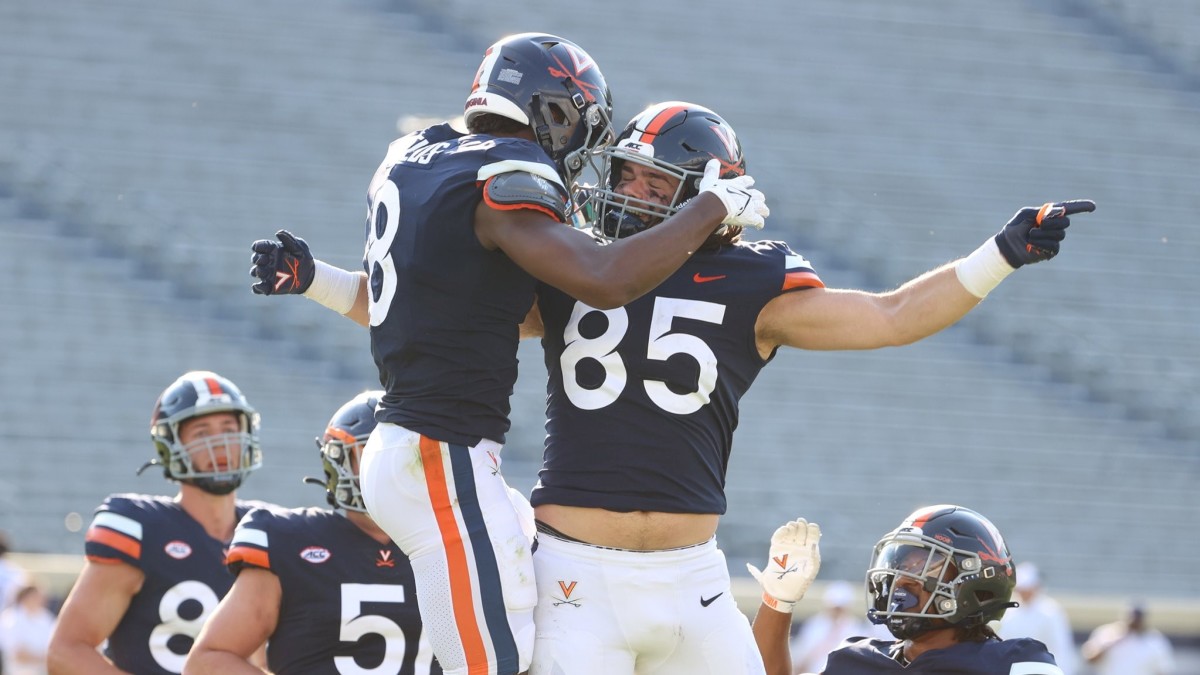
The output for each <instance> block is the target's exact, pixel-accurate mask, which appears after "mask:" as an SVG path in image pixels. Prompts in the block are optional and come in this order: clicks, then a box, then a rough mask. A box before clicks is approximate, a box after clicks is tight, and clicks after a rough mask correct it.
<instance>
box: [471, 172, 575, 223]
mask: <svg viewBox="0 0 1200 675" xmlns="http://www.w3.org/2000/svg"><path fill="white" fill-rule="evenodd" d="M483 199H484V201H485V202H487V205H488V206H490V207H492V208H494V209H500V210H510V209H535V210H537V211H541V212H543V213H545V214H547V215H549V216H550V217H551V218H554V219H555V220H557V221H559V222H562V223H565V222H567V193H566V191H565V190H563V188H562V185H561V184H559V183H552V182H550V181H548V180H546V179H545V178H543V177H541V176H538V175H534V174H532V173H529V172H527V171H508V172H506V173H501V174H497V175H495V176H492V177H490V178H488V179H487V182H486V183H484V186H483Z"/></svg>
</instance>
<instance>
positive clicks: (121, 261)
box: [0, 0, 1200, 596]
mask: <svg viewBox="0 0 1200 675" xmlns="http://www.w3.org/2000/svg"><path fill="white" fill-rule="evenodd" d="M1099 1H1100V0H1097V2H1099ZM1113 1H1115V0H1113ZM1080 6H1083V5H1082V4H1081V3H1070V2H1063V3H1052V4H1049V5H1046V6H1044V7H1043V6H1042V5H1040V4H1038V3H1008V4H999V5H989V6H987V7H986V8H984V7H980V6H978V5H970V6H968V5H964V4H962V3H955V2H951V1H950V0H938V1H935V2H920V3H918V2H889V1H887V0H865V1H863V2H855V3H844V2H837V1H836V0H816V1H814V2H806V3H794V2H787V1H786V0H771V1H770V2H765V3H755V4H754V6H753V7H733V6H729V5H704V4H700V5H697V4H696V3H687V2H684V1H683V0H662V1H660V2H655V3H634V2H630V1H628V0H620V1H618V2H614V3H607V4H605V5H596V6H590V5H587V6H580V5H579V4H578V3H524V4H515V5H514V4H506V5H497V4H495V3H493V4H487V3H478V2H472V1H469V0H439V1H438V2H432V1H431V0H412V1H410V2H390V3H382V2H380V3H375V2H369V1H368V0H347V1H344V2H328V3H320V4H315V5H312V6H307V5H306V6H303V7H301V6H297V5H295V3H283V2H282V1H281V0H268V1H267V2H259V3H252V4H246V3H238V2H234V1H233V0H217V1H214V2H208V3H204V4H203V5H198V6H195V7H191V6H189V7H184V6H178V5H163V6H160V5H154V4H149V5H148V4H145V3H135V2H131V1H130V0H118V1H116V2H109V3H104V4H102V5H98V4H96V3H89V2H84V1H82V0H67V1H65V2H57V3H28V2H27V3H8V4H0V102H2V104H0V189H2V190H5V191H7V193H8V194H9V196H8V197H7V198H0V263H2V264H3V268H4V269H3V271H0V288H3V289H4V290H5V291H6V292H5V293H4V294H3V295H4V298H5V299H4V300H3V304H4V309H5V310H6V312H5V315H6V316H8V317H10V319H8V320H5V321H4V322H3V325H2V326H0V341H2V344H3V346H4V350H3V353H4V354H5V356H4V357H3V358H2V360H0V375H2V376H3V383H4V384H5V387H6V390H8V391H10V392H11V391H13V390H14V389H18V390H21V391H22V392H23V393H22V394H21V395H19V396H14V395H11V394H10V395H9V396H6V405H5V406H4V410H3V412H0V431H3V432H4V433H5V438H6V440H7V439H17V440H19V442H17V443H16V444H15V446H14V447H21V448H25V449H27V450H28V454H29V455H30V456H31V457H32V459H31V460H30V461H22V462H19V463H18V467H17V468H16V473H15V475H10V476H6V477H5V478H4V479H3V480H4V483H3V485H4V487H6V488H8V489H7V490H4V491H0V492H5V493H6V494H5V496H4V497H0V514H2V517H0V527H3V528H6V529H10V530H13V531H14V532H13V533H14V539H15V540H16V541H17V543H18V544H19V545H22V546H28V547H34V548H40V549H42V550H52V551H59V550H63V551H77V550H78V534H71V533H69V532H67V531H66V530H65V529H64V528H63V526H62V520H63V514H64V513H66V512H69V511H76V512H80V513H83V514H84V516H85V520H86V515H87V511H88V510H90V509H91V508H92V507H93V506H94V505H95V503H96V502H98V501H99V499H100V498H101V497H103V495H104V494H107V493H108V492H112V491H118V490H144V491H161V490H162V489H164V488H165V487H166V486H164V485H163V484H162V483H159V482H158V480H160V479H158V478H156V477H152V476H148V475H144V476H142V477H141V478H140V479H134V478H133V477H132V475H131V473H132V470H133V469H134V468H136V466H137V465H138V463H139V462H140V461H142V460H143V459H144V458H148V457H149V452H150V444H149V442H148V439H147V438H146V433H145V432H146V422H147V419H146V418H147V416H148V414H149V410H150V406H151V404H152V402H153V399H154V397H155V396H156V395H157V393H158V392H159V391H160V390H161V389H162V388H163V387H164V386H165V385H166V384H167V383H168V382H170V380H171V379H173V378H174V377H175V376H177V375H178V374H179V373H180V372H182V371H183V370H185V369H187V368H191V367H204V368H211V369H214V370H217V371H218V372H222V373H223V374H225V375H227V376H229V377H231V378H232V379H233V380H234V381H235V382H238V383H239V385H241V387H242V388H243V390H244V391H245V392H246V393H247V395H248V396H249V397H250V400H251V401H252V402H253V403H254V404H255V405H256V406H258V407H259V408H260V410H262V411H263V417H264V430H263V436H264V444H265V447H266V449H267V452H268V455H267V462H268V467H267V468H265V469H264V470H263V471H262V472H260V474H259V475H256V476H254V477H252V478H251V479H250V481H249V482H248V483H247V489H246V490H245V491H244V493H245V494H246V496H249V497H262V498H267V499H274V500H277V501H281V502H286V503H291V504H299V503H320V493H319V490H318V489H317V488H311V487H310V488H304V487H302V486H300V485H299V476H301V475H305V474H306V473H308V474H311V473H314V472H315V470H316V465H315V455H314V454H313V453H312V445H311V437H312V436H313V435H315V434H316V433H317V432H318V431H319V429H320V428H321V426H322V425H323V424H324V422H325V420H326V419H327V417H328V415H329V413H330V412H332V410H333V409H334V408H335V407H336V406H337V405H338V404H339V403H340V402H342V401H343V400H344V399H345V398H348V397H349V395H351V394H352V393H354V392H355V391H357V390H360V389H362V388H365V387H368V386H373V385H374V379H373V378H374V373H373V369H372V366H371V363H370V359H369V356H368V355H367V353H366V337H365V333H363V332H362V330H361V329H360V328H358V327H357V326H354V325H352V324H350V322H348V321H344V320H341V319H338V318H337V317H333V316H331V315H330V314H329V313H328V312H327V311H326V310H323V309H321V308H320V307H317V306H316V305H315V304H314V303H311V302H309V301H307V300H303V299H299V298H281V299H264V298H259V297H255V296H253V295H251V294H250V293H249V291H248V284H249V277H248V276H246V269H247V267H248V264H249V255H248V245H249V243H250V241H252V240H253V239H256V238H260V237H268V236H270V235H271V233H273V232H274V230H276V229H278V228H280V227H287V228H289V229H292V230H294V231H295V232H297V233H298V234H300V235H302V236H305V237H306V238H307V239H308V240H309V241H310V243H312V245H313V248H314V250H315V251H317V253H318V255H319V256H321V257H322V258H324V259H326V260H329V261H331V262H333V263H336V264H340V265H342V266H346V267H354V266H356V265H357V264H358V258H359V255H360V251H361V230H362V217H363V205H364V196H365V188H366V183H367V181H368V180H369V177H370V174H371V172H372V171H373V170H374V167H375V164H376V163H377V162H378V160H379V159H380V158H381V157H382V155H383V152H384V149H385V147H386V144H387V142H388V141H389V140H391V138H393V137H394V136H395V135H396V133H397V131H396V125H397V120H398V118H400V117H401V116H404V115H417V116H426V115H428V116H434V117H439V116H448V115H452V114H455V113H456V112H457V111H459V110H460V108H461V105H462V99H463V97H464V95H465V93H466V87H467V85H468V83H469V77H470V75H471V73H472V72H473V69H474V68H475V66H476V65H477V63H478V59H479V56H480V54H481V53H482V50H483V47H484V46H486V45H487V44H488V43H489V42H491V41H492V40H493V39H495V38H496V37H498V36H499V35H501V34H503V33H506V32H516V31H521V30H529V29H535V30H549V31H555V32H560V33H562V34H564V35H567V36H569V37H572V38H574V39H576V40H577V41H578V42H579V43H580V44H581V45H583V46H584V47H585V48H587V49H588V50H589V52H590V53H591V54H592V55H593V56H594V57H596V59H597V61H598V62H599V63H600V64H601V65H602V67H603V68H604V72H605V73H606V75H607V76H608V78H609V82H610V84H611V85H612V86H613V89H614V93H615V96H616V99H617V113H616V117H617V119H618V121H619V123H620V122H623V121H624V120H625V119H628V118H629V117H630V116H631V115H632V114H633V113H634V112H636V111H637V110H638V109H639V108H641V107H642V106H643V105H645V104H648V103H650V102H653V101H657V100H662V99H664V98H679V99H687V100H695V101H697V102H700V103H704V104H706V105H709V106H711V107H713V108H715V109H716V110H718V111H719V112H721V113H722V114H723V115H724V116H725V117H726V118H727V119H728V120H729V121H730V122H731V123H732V124H733V125H734V126H735V128H737V129H738V130H739V132H740V134H741V136H742V141H743V144H744V145H745V147H746V151H747V153H748V157H749V166H750V170H751V172H752V173H753V174H754V175H755V177H756V178H757V179H758V182H759V185H760V186H761V187H762V188H763V189H764V191H765V192H766V193H767V195H768V198H769V200H770V204H771V209H772V213H773V215H772V218H771V219H770V221H769V223H768V229H767V230H765V231H764V232H763V233H761V236H763V237H769V238H782V239H787V240H789V241H790V242H791V243H792V244H793V246H794V247H795V248H797V249H798V250H800V251H802V252H803V253H805V254H806V255H807V256H808V257H809V258H810V259H811V260H812V261H813V263H814V265H815V266H816V268H817V270H818V271H819V272H820V273H821V274H822V276H823V278H824V279H825V281H826V283H828V284H829V285H831V286H843V287H845V286H855V287H865V288H870V289H883V288H887V287H891V286H895V285H896V284H898V283H900V282H902V281H904V280H905V279H907V278H909V277H911V276H913V275H915V274H917V273H919V272H921V271H923V270H925V269H928V268H930V267H933V266H935V265H937V264H940V263H941V262H944V261H946V260H950V259H953V258H954V257H957V256H959V255H962V254H964V253H967V252H969V251H970V250H971V249H972V248H974V247H975V246H977V245H978V244H979V243H980V242H982V241H983V240H984V238H985V237H987V236H990V235H991V234H992V233H994V232H995V231H996V230H997V229H999V228H1000V227H1001V226H1002V225H1003V223H1004V222H1005V221H1006V220H1007V219H1008V217H1009V216H1010V215H1011V214H1012V213H1013V212H1014V211H1015V210H1016V208H1017V207H1019V206H1022V205H1026V204H1039V203H1041V202H1043V201H1045V200H1048V199H1059V198H1073V197H1091V198H1094V199H1096V200H1097V202H1098V203H1099V205H1100V208H1099V210H1098V211H1097V213H1095V214H1091V215H1088V216H1082V217H1080V218H1078V219H1077V220H1076V221H1075V224H1074V225H1073V226H1072V228H1071V230H1070V232H1069V238H1068V240H1067V242H1066V244H1065V245H1064V249H1063V254H1062V256H1061V257H1060V258H1058V259H1056V260H1054V261H1052V262H1050V263H1047V264H1042V265H1038V266H1036V267H1034V268H1032V269H1028V270H1020V271H1018V272H1017V273H1016V274H1015V275H1014V276H1013V277H1012V278H1010V279H1009V280H1008V281H1006V282H1005V283H1004V284H1002V285H1001V286H1000V287H999V288H998V289H997V290H996V291H995V292H993V293H992V295H991V296H990V297H989V298H988V299H987V300H986V301H985V302H984V303H983V305H982V306H981V307H980V308H979V309H978V310H977V311H976V312H974V313H972V314H971V315H970V316H969V317H967V318H966V319H965V320H964V321H963V322H961V323H960V324H959V325H958V326H956V327H954V328H952V329H950V330H948V331H947V332H946V333H944V334H942V335H939V336H935V337H934V338H931V339H930V340H928V341H925V342H922V343H919V344H917V345H912V346H909V347H904V348H898V349H889V350H884V351H880V352H870V353H801V352H786V351H785V352H782V353H781V354H780V355H779V357H778V358H777V363H775V364H773V365H771V366H769V367H768V368H767V369H766V371H764V374H763V375H762V377H761V378H760V382H759V383H758V384H757V385H756V387H755V388H754V390H753V391H751V393H750V394H749V395H748V396H747V397H746V400H745V401H744V405H743V419H742V424H741V429H740V430H739V432H738V434H737V437H736V438H737V440H736V446H735V449H734V453H733V459H732V464H731V468H730V475H729V495H730V510H729V513H728V514H727V515H726V517H725V520H724V524H723V526H722V528H721V531H720V538H721V543H722V545H723V547H724V548H725V549H726V551H727V553H728V555H729V557H730V560H731V562H732V563H734V565H733V566H732V569H733V570H734V571H735V572H737V571H740V569H741V566H740V564H738V563H740V562H741V561H743V560H749V559H757V558H760V557H761V556H762V554H763V552H764V551H765V544H766V541H767V539H768V538H769V536H770V532H771V530H772V529H773V528H774V527H775V526H776V525H778V524H779V523H781V522H783V520H786V519H788V518H792V517H795V516H797V515H804V516H807V517H810V518H812V519H814V520H817V521H818V522H820V523H822V525H823V526H824V527H825V530H826V538H825V540H824V541H823V544H824V546H825V550H826V556H825V558H826V565H825V570H826V571H825V573H823V574H828V575H831V576H832V577H839V576H840V577H844V578H856V577H857V576H858V574H859V573H860V572H861V569H862V566H863V564H864V563H865V557H866V553H867V550H868V547H869V546H870V544H871V543H873V542H874V539H875V538H876V537H878V536H879V535H880V534H882V533H883V532H884V531H885V530H887V529H889V528H890V527H892V526H894V525H895V523H896V521H897V520H898V519H899V518H900V517H901V516H902V515H904V514H905V513H907V512H908V511H909V510H911V509H912V508H913V507H915V506H917V505H920V504H923V503H930V502H934V501H960V502H964V503H967V504H968V505H970V506H973V507H975V508H978V509H979V510H980V511H982V512H984V513H985V514H988V515H991V516H992V517H993V518H994V519H995V520H996V521H997V523H998V524H999V525H1000V527H1001V528H1002V529H1003V530H1005V531H1006V532H1007V533H1008V534H1009V537H1010V539H1011V543H1012V544H1013V548H1014V551H1015V552H1016V553H1017V555H1018V556H1021V557H1027V558H1030V559H1036V560H1037V561H1038V563H1039V565H1041V566H1042V568H1043V570H1045V571H1046V572H1047V574H1048V576H1050V577H1051V578H1054V579H1055V584H1056V587H1058V588H1063V589H1072V584H1082V582H1083V580H1084V579H1085V578H1086V580H1087V581H1089V582H1091V583H1095V582H1098V581H1107V582H1110V583H1112V584H1118V583H1120V584H1122V585H1123V586H1130V585H1133V586H1136V588H1134V590H1137V591H1140V592H1143V593H1156V594H1168V593H1172V594H1178V593H1180V592H1183V593H1187V594H1190V595H1192V596H1196V595H1200V584H1198V583H1197V582H1196V581H1195V580H1194V579H1192V578H1190V577H1189V576H1188V575H1186V574H1185V573H1184V572H1183V571H1182V570H1184V569H1186V567H1185V565H1183V562H1184V561H1185V560H1190V559H1193V558H1194V557H1195V556H1196V554H1197V553H1200V550H1198V549H1197V546H1196V544H1194V543H1193V542H1191V541H1189V540H1188V538H1187V537H1180V536H1178V534H1177V533H1178V532H1180V531H1181V530H1183V531H1186V528H1188V527H1190V526H1192V525H1191V524H1192V521H1194V518H1195V515H1196V514H1197V513H1200V500H1198V498H1197V497H1195V496H1194V491H1193V490H1192V489H1190V485H1191V483H1194V482H1195V479H1196V478H1197V474H1198V473H1200V467H1198V466H1197V458H1196V456H1197V454H1198V453H1197V452H1196V450H1197V449H1198V448H1200V349H1198V348H1197V345H1198V344H1200V340H1198V338H1200V291H1198V290H1197V284H1196V281H1197V275H1196V272H1195V263H1194V261H1195V260H1197V259H1200V235H1198V234H1196V229H1195V226H1194V223H1193V221H1194V214H1195V213H1197V212H1200V196H1198V193H1197V192H1196V190H1195V189H1194V185H1195V184H1196V183H1197V180H1198V179H1200V166H1198V165H1197V163H1196V161H1195V158H1196V157H1198V156H1200V134H1198V133H1197V129H1198V128H1200V124H1197V123H1198V122H1200V108H1198V107H1197V106H1196V105H1195V104H1194V98H1195V97H1194V94H1195V93H1196V92H1194V91H1190V90H1188V89H1187V87H1186V82H1181V81H1180V80H1179V79H1177V78H1175V77H1172V75H1171V74H1170V73H1165V72H1163V70H1162V69H1161V68H1159V67H1157V65H1156V63H1155V62H1154V60H1153V59H1152V58H1150V57H1149V56H1147V55H1146V54H1145V53H1143V52H1139V51H1138V49H1137V46H1136V45H1135V44H1131V43H1130V42H1129V41H1128V40H1127V39H1126V38H1125V37H1123V36H1122V35H1121V34H1119V33H1114V32H1112V31H1110V30H1106V29H1104V26H1102V25H1100V24H1097V23H1096V22H1095V20H1094V19H1093V18H1090V16H1089V14H1088V13H1087V12H1085V11H1082V10H1079V9H1078V8H1079V7H1080ZM1106 16H1110V15H1106ZM50 251H54V252H55V254H51V253H49V252H50ZM51 260H54V261H57V262H55V263H53V264H52V263H50V262H49V261H51ZM521 354H522V376H521V380H520V381H519V382H518V386H517V394H516V397H515V399H514V429H513V435H512V438H511V441H510V447H509V449H508V450H507V451H506V453H507V454H508V457H507V458H506V474H507V475H508V476H509V479H510V481H511V482H512V483H513V484H514V485H516V486H518V487H520V488H521V489H523V490H527V489H528V488H529V487H530V486H531V485H532V482H533V478H534V472H535V470H536V466H537V464H538V459H539V446H540V437H541V433H542V427H541V421H542V405H543V397H544V394H543V391H542V386H541V384H542V383H541V379H544V377H545V371H544V369H543V368H542V366H541V365H540V353H539V350H538V348H537V346H536V344H534V343H530V344H525V345H523V346H522V353H521ZM18 355H19V356H18ZM14 385H15V386H14ZM14 485H15V486H16V487H15V488H13V486H14ZM14 489H15V492H14ZM1130 539H1132V540H1133V543H1132V544H1131V543H1130V541H1129V540H1130ZM1098 560H1103V564H1102V565H1101V564H1097V561H1098ZM1084 570H1086V575H1083V574H1079V572H1080V571H1084ZM1078 588H1082V586H1078Z"/></svg>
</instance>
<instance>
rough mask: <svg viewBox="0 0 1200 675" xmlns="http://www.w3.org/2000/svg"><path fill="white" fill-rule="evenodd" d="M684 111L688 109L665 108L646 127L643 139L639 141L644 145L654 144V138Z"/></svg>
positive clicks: (678, 106)
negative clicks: (673, 118)
mask: <svg viewBox="0 0 1200 675" xmlns="http://www.w3.org/2000/svg"><path fill="white" fill-rule="evenodd" d="M684 110H687V107H686V106H682V105H673V106H671V107H669V108H664V109H663V110H662V111H661V112H659V113H658V114H657V115H655V116H654V117H653V119H651V120H650V123H649V124H647V125H646V130H645V131H643V132H642V137H641V138H640V139H638V140H639V141H640V142H642V143H654V137H655V136H657V135H658V132H659V131H662V128H663V126H664V125H666V123H667V122H669V121H670V120H671V118H672V117H674V116H676V115H678V114H679V113H681V112H683V111H684Z"/></svg>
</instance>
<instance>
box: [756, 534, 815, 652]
mask: <svg viewBox="0 0 1200 675" xmlns="http://www.w3.org/2000/svg"><path fill="white" fill-rule="evenodd" d="M820 542H821V528H820V527H819V526H818V525H817V524H816V523H810V522H808V521H807V520H805V519H803V518H798V519H796V520H793V521H791V522H790V523H786V524H784V525H781V526H780V527H779V528H777V529H776V530H775V533H774V534H773V535H771V549H770V555H769V556H768V557H769V560H768V561H767V564H766V566H765V569H763V570H762V571H759V569H758V568H757V567H755V566H753V565H751V564H749V563H747V564H746V569H747V570H749V572H750V575H751V576H753V577H754V579H755V580H756V581H758V583H759V585H761V586H762V589H763V595H762V604H761V605H760V606H759V608H758V613H757V614H756V615H755V616H754V626H753V628H754V640H755V642H757V643H758V650H759V652H760V653H761V654H762V657H763V664H764V665H765V666H766V672H767V675H791V671H792V654H791V648H790V645H789V644H788V638H789V637H790V634H791V627H792V610H793V609H794V608H795V606H796V603H797V602H799V601H800V600H801V599H803V598H804V594H805V593H806V592H808V587H809V586H811V585H812V582H813V580H814V579H816V578H817V572H818V571H820V569H821V548H820Z"/></svg>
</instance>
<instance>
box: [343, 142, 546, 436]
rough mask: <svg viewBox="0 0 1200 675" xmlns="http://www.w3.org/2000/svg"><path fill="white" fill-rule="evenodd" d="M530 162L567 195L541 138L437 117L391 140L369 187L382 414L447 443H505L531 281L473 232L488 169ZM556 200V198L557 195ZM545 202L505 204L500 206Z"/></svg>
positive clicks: (374, 341)
mask: <svg viewBox="0 0 1200 675" xmlns="http://www.w3.org/2000/svg"><path fill="white" fill-rule="evenodd" d="M512 171H524V172H527V173H530V174H532V175H534V176H537V178H536V179H535V181H537V184H538V185H541V186H542V187H543V188H544V189H545V191H546V192H547V193H549V194H551V195H552V196H553V197H554V199H556V200H557V199H561V201H562V203H563V204H564V208H565V204H566V203H567V193H566V190H565V189H564V188H563V185H562V181H561V179H560V178H559V177H558V174H557V173H556V172H555V168H554V164H553V163H552V162H551V161H550V159H549V158H548V157H547V156H546V153H545V152H544V151H543V150H542V149H541V147H539V146H538V145H537V144H536V143H533V142H532V141H527V140H524V139H520V138H495V137H492V136H477V135H466V136H464V135H462V134H460V133H458V132H457V131H455V130H453V129H452V128H450V126H449V125H446V124H441V125H436V126H433V127H429V128H427V129H424V130H422V131H418V132H415V133H413V134H409V135H408V136H405V137H403V138H400V139H398V140H396V141H394V142H393V143H392V144H391V146H390V147H389V148H388V154H387V157H385V158H384V160H383V163H382V164H381V165H380V167H379V170H378V171H377V172H376V174H375V177H374V179H373V180H372V181H371V188H370V191H369V203H370V211H369V214H368V219H367V247H366V252H365V255H364V259H363V265H364V268H365V269H366V272H367V274H368V275H369V291H370V292H369V300H370V315H371V351H372V353H373V355H374V357H375V364H376V365H377V366H378V367H379V373H380V382H381V383H382V384H383V387H384V389H385V390H386V392H387V394H386V395H385V396H384V398H383V400H382V402H381V405H380V408H379V411H378V413H377V415H376V417H377V418H378V419H379V421H381V422H392V423H395V424H399V425H402V426H404V427H407V428H409V429H412V430H413V431H417V432H419V433H421V434H424V435H426V436H429V437H430V438H434V439H437V440H440V441H447V442H450V443H458V444H463V445H475V444H476V443H478V442H479V441H480V440H481V439H484V438H486V439H490V440H493V441H496V442H498V443H502V442H503V441H504V434H505V432H507V431H508V428H509V420H508V413H509V397H510V396H511V395H512V389H513V383H514V382H515V381H516V377H517V356H516V354H517V341H518V326H519V325H520V323H521V322H522V321H523V320H524V319H525V315H526V314H527V313H528V312H529V309H530V307H532V306H533V292H534V279H533V277H531V276H530V275H529V274H528V273H526V272H525V271H524V270H523V269H521V268H520V267H518V266H517V265H516V264H515V263H513V262H512V260H510V259H509V258H508V256H506V255H505V254H504V253H503V252H502V251H499V250H496V251H489V250H487V249H485V248H484V247H483V246H482V245H481V244H480V243H479V240H478V238H477V237H476V236H475V227H474V221H475V209H476V207H477V206H478V205H479V203H480V201H481V200H482V199H483V188H484V184H485V182H486V181H487V179H489V178H491V177H492V176H495V175H499V174H502V173H507V172H512ZM556 203H557V202H556ZM526 207H528V208H535V209H537V210H540V211H543V212H546V213H548V214H549V215H551V216H553V217H555V218H560V219H561V216H560V214H557V213H551V212H550V211H549V210H547V209H546V208H545V206H544V205H538V204H536V203H534V202H533V200H531V201H530V203H529V204H521V203H517V204H507V205H505V206H503V208H526Z"/></svg>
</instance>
